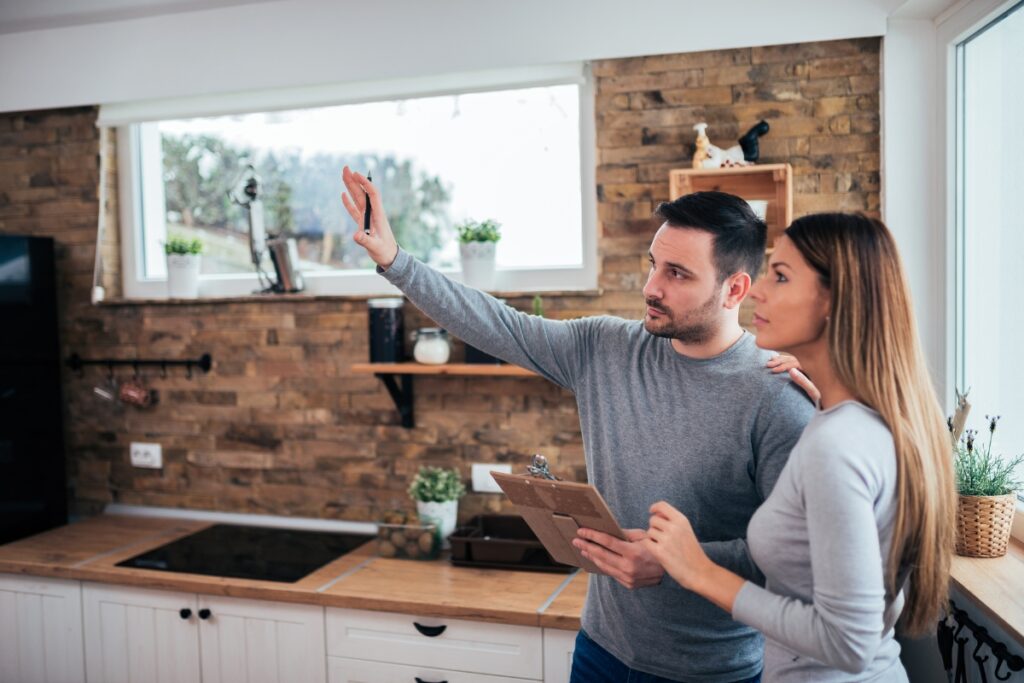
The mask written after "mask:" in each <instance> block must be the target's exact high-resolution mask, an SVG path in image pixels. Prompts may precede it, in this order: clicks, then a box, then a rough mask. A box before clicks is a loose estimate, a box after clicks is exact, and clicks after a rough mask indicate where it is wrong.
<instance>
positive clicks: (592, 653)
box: [569, 629, 761, 683]
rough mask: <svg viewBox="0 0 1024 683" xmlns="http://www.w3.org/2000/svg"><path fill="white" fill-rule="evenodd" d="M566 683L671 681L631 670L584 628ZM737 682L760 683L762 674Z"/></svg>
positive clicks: (577, 639) (663, 682)
mask: <svg viewBox="0 0 1024 683" xmlns="http://www.w3.org/2000/svg"><path fill="white" fill-rule="evenodd" d="M569 683H674V682H673V681H672V680H671V679H668V678H662V677H661V676H655V675H654V674H647V673H644V672H642V671H636V670H635V669H630V668H629V667H628V666H626V665H625V664H623V663H622V662H620V661H619V660H618V659H617V658H616V657H615V655H613V654H612V653H610V652H608V651H607V650H605V649H604V648H603V647H601V646H600V645H598V644H597V643H595V642H594V641H592V640H591V639H590V638H589V637H588V636H587V634H586V633H584V632H583V629H580V632H579V634H578V635H577V636H576V650H575V651H574V652H573V654H572V675H571V676H570V677H569ZM736 683H761V674H757V675H756V676H754V677H753V678H745V679H743V680H742V681H736Z"/></svg>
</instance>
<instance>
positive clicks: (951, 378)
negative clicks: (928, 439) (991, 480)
mask: <svg viewBox="0 0 1024 683" xmlns="http://www.w3.org/2000/svg"><path fill="white" fill-rule="evenodd" d="M1019 2H1020V0H977V1H975V2H969V3H957V4H956V5H953V6H952V7H951V8H950V9H949V10H947V11H946V12H944V13H942V14H941V15H939V16H938V17H936V19H935V46H936V52H935V57H936V62H937V64H938V65H939V68H940V69H941V70H940V71H939V78H938V93H937V98H936V103H937V105H938V107H937V110H938V111H939V112H940V113H941V115H940V116H941V118H940V121H939V126H938V138H937V143H938V144H939V145H940V146H941V149H943V150H944V154H942V155H940V157H939V162H940V163H939V164H938V168H937V176H938V182H937V186H938V187H939V188H941V193H940V194H939V195H938V196H939V197H942V198H943V200H944V201H943V213H944V218H945V220H944V221H943V222H942V226H943V233H944V234H943V237H944V238H945V239H944V242H945V245H946V263H945V273H946V283H945V284H946V293H945V294H946V296H945V299H946V306H947V311H950V312H951V314H948V315H946V339H948V340H950V343H949V344H948V345H947V346H946V359H945V360H946V375H945V376H946V378H947V381H946V386H945V391H944V393H945V399H946V404H947V405H954V404H955V398H954V390H955V389H959V388H962V387H960V386H959V384H958V382H960V381H961V378H962V377H963V338H962V336H961V329H962V320H963V308H962V306H963V302H962V301H961V300H960V296H961V289H960V283H961V282H962V279H963V267H962V266H963V263H962V261H963V258H962V248H963V244H962V242H961V240H962V237H963V235H962V206H963V198H962V194H961V190H962V187H963V185H962V182H961V178H960V164H959V161H960V157H959V155H960V142H961V130H960V120H961V116H962V113H961V111H960V109H959V106H960V101H959V78H960V74H959V57H960V52H959V50H958V48H959V46H960V45H961V44H962V43H963V42H964V41H966V40H967V39H968V38H970V37H971V36H973V35H974V34H976V33H977V32H978V31H980V30H982V29H983V28H985V27H986V26H988V25H989V24H991V23H992V22H993V21H994V20H996V19H997V18H999V17H1000V16H1002V15H1003V14H1005V13H1006V12H1008V11H1009V10H1010V9H1012V8H1013V7H1015V6H1016V5H1017V4H1018V3H1019ZM1011 534H1012V536H1013V538H1015V539H1017V540H1018V541H1021V542H1024V496H1021V495H1020V492H1018V496H1017V510H1016V514H1015V515H1014V518H1013V528H1012V532H1011Z"/></svg>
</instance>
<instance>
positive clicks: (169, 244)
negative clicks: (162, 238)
mask: <svg viewBox="0 0 1024 683" xmlns="http://www.w3.org/2000/svg"><path fill="white" fill-rule="evenodd" d="M164 253H165V254H201V253H203V241H202V240H201V239H199V238H198V237H197V238H191V239H190V238H188V237H182V236H180V235H171V236H170V237H168V238H167V241H166V242H164Z"/></svg>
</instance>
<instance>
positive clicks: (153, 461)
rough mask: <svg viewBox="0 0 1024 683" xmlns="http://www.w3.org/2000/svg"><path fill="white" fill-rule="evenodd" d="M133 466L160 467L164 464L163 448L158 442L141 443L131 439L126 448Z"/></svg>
mask: <svg viewBox="0 0 1024 683" xmlns="http://www.w3.org/2000/svg"><path fill="white" fill-rule="evenodd" d="M128 452H129V453H130V454H131V458H132V465H133V466H134V467H150V468H153V469H157V470H158V469H160V468H161V467H163V466H164V456H163V449H161V448H160V444H158V443H142V442H141V441H133V442H132V444H131V446H130V447H129V449H128Z"/></svg>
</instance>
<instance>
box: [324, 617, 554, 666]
mask: <svg viewBox="0 0 1024 683" xmlns="http://www.w3.org/2000/svg"><path fill="white" fill-rule="evenodd" d="M417 625H418V627H417ZM327 654H328V655H332V656H335V657H347V658H350V659H362V660H372V661H374V662H385V663H389V664H407V665H412V666H425V667H430V668H436V669H440V670H444V671H465V672H473V673H482V674H491V675H494V676H514V677H516V678H533V679H536V680H540V679H541V678H542V677H543V675H544V674H543V638H542V634H541V629H539V628H533V627H530V626H505V625H501V624H485V623H481V622H477V621H464V620H459V619H445V618H440V619H439V618H429V617H416V616H412V615H404V614H394V613H390V612H372V611H366V610H350V609H339V608H334V607H330V608H328V609H327ZM420 678H423V677H422V676H421V677H420ZM332 680H333V679H332ZM424 680H429V679H424ZM449 683H450V682H449Z"/></svg>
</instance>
